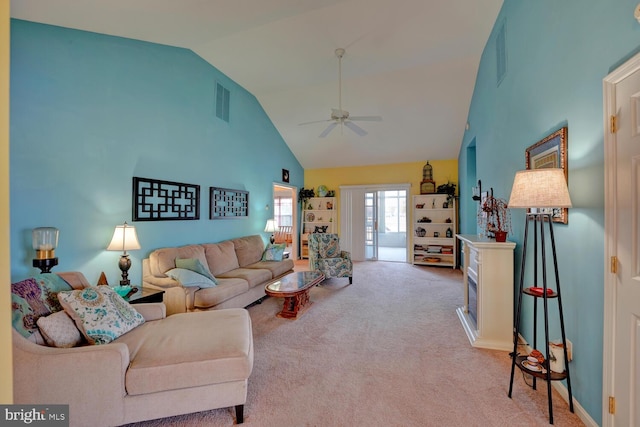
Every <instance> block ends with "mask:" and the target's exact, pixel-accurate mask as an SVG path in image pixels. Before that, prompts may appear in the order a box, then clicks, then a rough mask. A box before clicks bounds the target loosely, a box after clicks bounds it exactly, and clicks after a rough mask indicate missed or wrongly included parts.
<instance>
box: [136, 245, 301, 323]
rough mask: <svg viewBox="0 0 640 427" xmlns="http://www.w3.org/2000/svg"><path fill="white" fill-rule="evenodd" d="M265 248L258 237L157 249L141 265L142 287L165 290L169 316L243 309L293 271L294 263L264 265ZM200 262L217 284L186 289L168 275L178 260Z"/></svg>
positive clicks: (266, 262) (282, 261) (289, 260)
mask: <svg viewBox="0 0 640 427" xmlns="http://www.w3.org/2000/svg"><path fill="white" fill-rule="evenodd" d="M264 250H265V244H264V242H263V241H262V237H261V236H259V235H253V236H246V237H239V238H236V239H231V240H225V241H223V242H219V243H202V244H193V245H186V246H180V247H170V248H162V249H156V250H155V251H153V252H151V254H149V258H146V259H144V260H143V262H142V269H143V273H142V276H143V277H142V279H143V286H146V287H150V288H155V289H162V290H164V291H165V293H164V303H165V305H166V307H167V314H168V315H169V314H174V313H182V312H189V311H198V310H211V309H220V308H242V307H246V306H247V305H249V304H251V303H253V302H255V301H257V300H259V299H260V298H262V297H264V296H265V292H264V287H265V285H266V284H268V283H270V282H272V281H274V280H277V279H278V278H280V277H282V276H284V275H286V274H289V273H291V272H292V271H293V265H294V264H293V261H292V260H291V259H283V260H281V261H262V256H263V253H264ZM191 258H195V259H198V260H200V262H201V264H202V265H203V266H205V267H206V268H208V269H209V272H210V273H211V274H212V275H213V276H214V277H215V279H216V281H217V282H218V284H217V285H216V286H214V287H210V288H199V287H197V286H195V287H192V286H183V285H182V284H181V283H180V282H178V281H177V280H174V279H172V278H171V277H169V276H167V275H166V274H165V273H166V272H168V271H169V270H171V269H173V268H175V267H176V259H191Z"/></svg>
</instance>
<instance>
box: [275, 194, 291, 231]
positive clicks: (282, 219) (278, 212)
mask: <svg viewBox="0 0 640 427" xmlns="http://www.w3.org/2000/svg"><path fill="white" fill-rule="evenodd" d="M273 216H274V218H275V220H276V222H277V223H278V225H279V226H280V225H293V199H291V198H290V197H275V198H274V199H273Z"/></svg>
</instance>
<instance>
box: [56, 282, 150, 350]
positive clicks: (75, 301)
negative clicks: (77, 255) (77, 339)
mask: <svg viewBox="0 0 640 427" xmlns="http://www.w3.org/2000/svg"><path fill="white" fill-rule="evenodd" d="M58 299H59V300H60V304H61V305H62V307H63V308H64V311H65V312H66V313H67V314H68V315H69V317H71V318H72V319H73V321H74V322H75V323H76V326H77V327H78V329H79V330H80V332H82V335H84V337H85V338H86V339H87V341H88V342H89V343H90V344H107V343H110V342H111V341H113V340H115V339H116V338H118V337H119V336H121V335H124V334H126V333H127V332H129V331H131V330H132V329H134V328H136V327H137V326H140V325H142V324H143V323H144V317H142V315H141V314H140V313H138V312H137V311H136V309H135V308H133V306H132V305H131V304H129V303H128V302H126V301H125V300H124V298H122V297H121V296H120V295H118V294H117V293H116V291H114V290H113V289H111V288H110V287H109V286H96V287H89V288H85V289H79V290H75V291H66V292H60V293H58Z"/></svg>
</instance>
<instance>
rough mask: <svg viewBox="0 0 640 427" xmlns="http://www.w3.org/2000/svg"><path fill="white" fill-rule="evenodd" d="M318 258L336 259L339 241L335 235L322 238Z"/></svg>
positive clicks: (338, 254) (338, 252)
mask: <svg viewBox="0 0 640 427" xmlns="http://www.w3.org/2000/svg"><path fill="white" fill-rule="evenodd" d="M318 254H319V255H320V258H336V257H339V256H340V240H339V239H338V238H337V237H335V235H327V236H323V237H322V239H321V243H320V245H319V248H318Z"/></svg>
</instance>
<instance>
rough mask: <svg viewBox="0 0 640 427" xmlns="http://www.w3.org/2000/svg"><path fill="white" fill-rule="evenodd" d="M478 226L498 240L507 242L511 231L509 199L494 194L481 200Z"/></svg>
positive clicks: (488, 235) (487, 234)
mask: <svg viewBox="0 0 640 427" xmlns="http://www.w3.org/2000/svg"><path fill="white" fill-rule="evenodd" d="M478 226H480V228H482V229H483V230H484V234H485V235H486V236H487V237H495V239H496V242H505V241H506V240H507V234H508V233H510V232H511V213H510V212H509V208H508V206H507V201H506V200H505V199H501V198H498V197H494V196H493V195H491V196H488V197H487V198H486V199H484V200H482V201H481V202H480V209H479V210H478Z"/></svg>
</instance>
